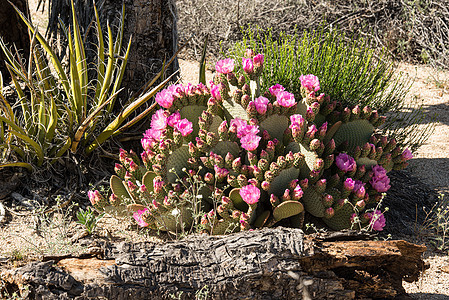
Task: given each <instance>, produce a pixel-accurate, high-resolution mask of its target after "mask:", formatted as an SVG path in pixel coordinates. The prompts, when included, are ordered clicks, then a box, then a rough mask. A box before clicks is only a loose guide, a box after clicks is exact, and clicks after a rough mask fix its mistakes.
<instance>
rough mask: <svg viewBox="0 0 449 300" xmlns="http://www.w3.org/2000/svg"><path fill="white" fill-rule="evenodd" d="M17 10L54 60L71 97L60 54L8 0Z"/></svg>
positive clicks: (66, 90) (59, 75)
mask: <svg viewBox="0 0 449 300" xmlns="http://www.w3.org/2000/svg"><path fill="white" fill-rule="evenodd" d="M8 2H9V3H10V4H11V5H12V6H13V7H14V9H15V10H16V12H17V14H18V15H19V16H20V18H21V19H22V20H23V22H24V23H25V24H26V25H27V27H28V29H29V30H30V31H31V33H32V34H36V38H37V40H38V41H39V43H40V44H41V45H42V47H43V48H44V50H45V51H46V52H47V54H48V56H49V57H50V59H51V60H52V62H53V66H54V68H55V70H56V73H57V74H58V77H59V80H60V82H61V84H62V86H63V88H64V91H65V93H66V95H67V97H68V98H69V99H70V87H69V81H68V79H67V75H66V74H65V71H64V68H63V67H62V64H61V62H60V61H59V59H58V56H57V55H56V53H55V52H54V51H53V49H52V48H51V46H50V45H49V44H48V43H47V41H46V40H45V38H44V37H43V36H42V35H41V34H40V33H39V32H38V31H37V30H36V29H35V28H34V27H33V25H32V24H31V22H30V21H29V20H28V19H27V17H25V15H24V14H23V13H22V12H21V11H20V10H19V9H18V8H17V7H16V6H15V5H14V4H12V3H11V2H10V1H8Z"/></svg>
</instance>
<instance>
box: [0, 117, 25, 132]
mask: <svg viewBox="0 0 449 300" xmlns="http://www.w3.org/2000/svg"><path fill="white" fill-rule="evenodd" d="M0 120H1V121H3V122H5V123H6V124H8V126H9V127H10V128H11V129H13V130H15V131H17V132H20V133H21V134H26V133H25V131H24V130H23V129H22V128H20V127H19V126H18V125H17V124H16V123H14V122H13V121H12V120H10V119H8V118H6V117H3V116H0Z"/></svg>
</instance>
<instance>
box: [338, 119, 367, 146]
mask: <svg viewBox="0 0 449 300" xmlns="http://www.w3.org/2000/svg"><path fill="white" fill-rule="evenodd" d="M373 132H374V126H373V125H372V124H371V123H370V122H369V121H368V120H363V119H361V120H355V121H352V122H348V123H345V124H342V125H341V126H340V128H339V129H338V130H337V132H336V133H335V135H334V137H333V138H334V141H335V145H336V146H337V147H338V146H339V145H340V144H341V143H343V142H344V141H348V150H349V151H352V150H353V149H354V147H355V146H363V145H364V144H365V143H366V142H368V141H369V138H370V137H371V135H372V134H373Z"/></svg>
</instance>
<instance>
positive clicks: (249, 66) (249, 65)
mask: <svg viewBox="0 0 449 300" xmlns="http://www.w3.org/2000/svg"><path fill="white" fill-rule="evenodd" d="M242 65H243V71H245V72H246V73H247V74H252V73H254V64H253V60H252V59H251V58H242Z"/></svg>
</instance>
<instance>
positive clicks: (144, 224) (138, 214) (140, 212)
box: [133, 208, 148, 227]
mask: <svg viewBox="0 0 449 300" xmlns="http://www.w3.org/2000/svg"><path fill="white" fill-rule="evenodd" d="M146 211H148V208H144V209H142V210H138V211H136V212H135V213H133V218H134V220H136V222H137V225H139V226H140V227H147V226H148V223H147V222H145V221H144V220H143V216H142V215H143V214H144V213H145V212H146Z"/></svg>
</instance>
